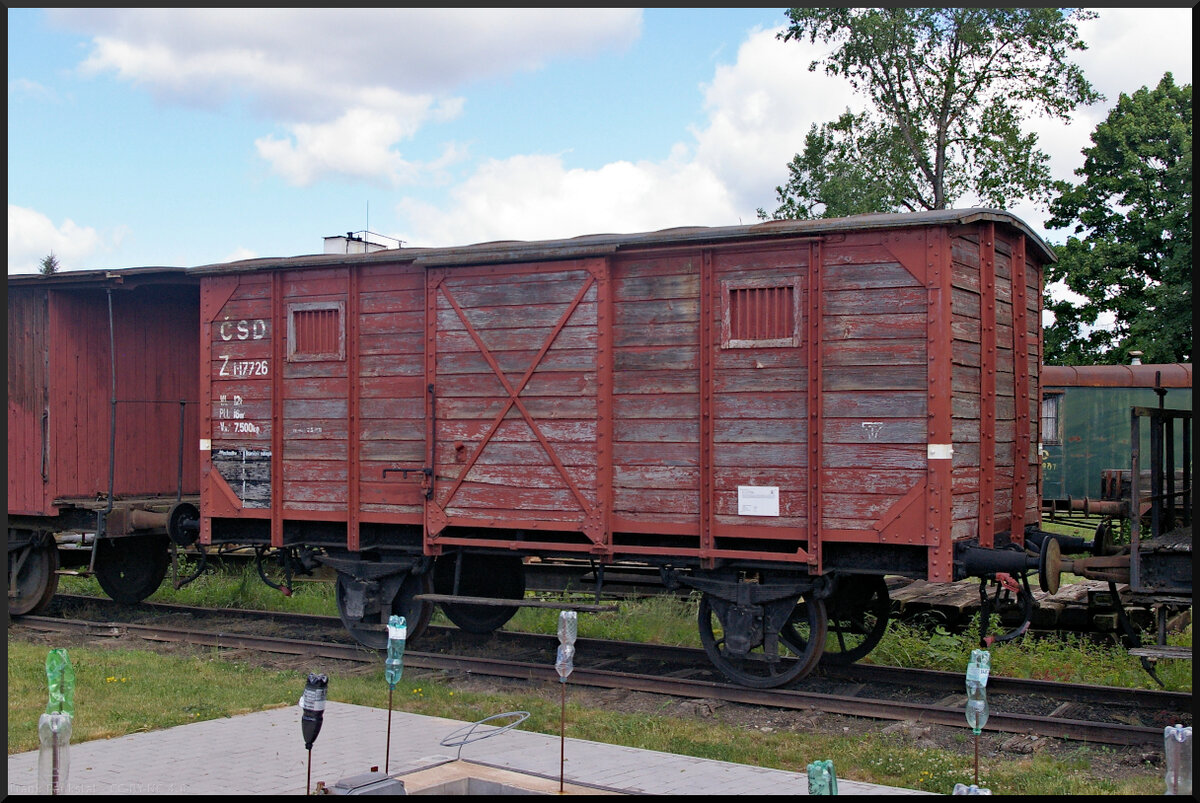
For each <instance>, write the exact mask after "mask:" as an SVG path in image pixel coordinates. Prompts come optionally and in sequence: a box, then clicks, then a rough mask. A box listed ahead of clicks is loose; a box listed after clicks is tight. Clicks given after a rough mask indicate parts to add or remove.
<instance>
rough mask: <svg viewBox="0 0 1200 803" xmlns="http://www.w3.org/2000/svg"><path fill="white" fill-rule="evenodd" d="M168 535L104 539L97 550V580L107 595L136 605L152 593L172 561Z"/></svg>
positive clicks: (126, 603) (118, 600)
mask: <svg viewBox="0 0 1200 803" xmlns="http://www.w3.org/2000/svg"><path fill="white" fill-rule="evenodd" d="M169 544H170V540H169V539H168V538H167V537H166V536H165V535H126V536H121V537H119V538H103V539H101V540H100V543H99V544H98V545H97V549H96V567H95V568H96V580H97V581H99V583H100V588H102V589H104V593H105V594H108V596H110V597H112V599H114V600H115V601H117V602H120V603H121V604H123V605H136V604H138V603H139V602H141V601H142V600H144V599H145V598H146V597H148V596H150V595H151V594H153V593H154V592H155V591H157V590H158V587H159V586H160V585H162V581H163V578H164V577H166V576H167V566H168V565H169V564H170V562H171V555H170V550H169V548H168V545H169Z"/></svg>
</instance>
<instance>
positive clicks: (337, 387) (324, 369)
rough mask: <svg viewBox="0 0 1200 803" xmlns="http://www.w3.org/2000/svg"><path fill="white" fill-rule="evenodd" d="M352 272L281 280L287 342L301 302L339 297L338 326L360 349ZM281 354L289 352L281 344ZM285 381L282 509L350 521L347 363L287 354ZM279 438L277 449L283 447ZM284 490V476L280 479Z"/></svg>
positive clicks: (281, 326)
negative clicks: (349, 302)
mask: <svg viewBox="0 0 1200 803" xmlns="http://www.w3.org/2000/svg"><path fill="white" fill-rule="evenodd" d="M346 282H347V269H346V268H329V269H319V270H305V271H287V272H284V273H282V275H281V277H280V282H279V284H280V286H281V288H282V296H281V298H280V300H279V303H278V304H277V305H276V313H275V314H276V316H277V321H276V324H275V331H276V333H277V334H278V335H281V336H282V337H283V338H284V340H285V342H286V333H287V332H288V331H289V330H288V329H287V326H288V317H289V316H290V315H291V313H292V312H293V309H294V306H293V305H297V304H312V303H314V302H333V303H337V302H341V303H342V304H343V306H342V308H341V314H340V315H339V318H338V324H339V326H340V327H341V329H342V333H341V334H342V337H344V339H345V343H346V347H345V351H346V352H347V353H348V352H350V351H352V350H353V349H354V347H355V346H356V343H355V337H354V336H353V327H351V326H350V325H349V324H348V322H347V312H346V307H345V302H346V299H347V291H346ZM275 349H276V353H277V354H278V353H279V352H280V351H282V353H283V354H290V350H289V349H280V348H279V345H278V344H276V346H275ZM281 368H282V384H281V385H277V386H276V388H277V389H276V391H274V392H276V393H278V394H279V395H278V396H277V398H279V399H280V400H281V402H282V407H281V408H280V407H278V406H277V407H276V408H275V415H277V416H280V419H281V420H280V427H281V432H280V435H281V440H282V447H283V449H282V453H283V456H282V462H281V463H280V462H279V461H277V462H276V464H275V465H277V466H280V468H281V469H282V472H283V488H282V491H283V505H282V509H283V510H284V511H289V513H290V512H291V511H323V512H326V513H337V514H339V515H336V516H327V518H330V519H333V520H338V519H341V520H345V518H346V510H347V505H348V502H349V493H348V481H349V476H350V474H349V472H350V462H349V437H350V435H349V424H348V413H349V392H350V385H349V380H348V369H347V360H346V357H345V354H343V355H342V357H341V358H340V359H319V360H303V359H296V358H291V357H289V358H285V360H284V362H283V365H282V366H281ZM279 443H280V438H276V440H275V445H273V446H272V452H273V453H274V452H275V451H277V445H278V444H279ZM276 486H277V487H278V481H277V482H276Z"/></svg>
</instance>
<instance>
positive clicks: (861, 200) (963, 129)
mask: <svg viewBox="0 0 1200 803" xmlns="http://www.w3.org/2000/svg"><path fill="white" fill-rule="evenodd" d="M787 15H788V19H789V20H790V22H791V24H790V25H789V26H788V28H787V29H786V30H785V31H782V32H781V33H780V34H779V38H781V39H783V40H784V41H790V40H801V41H802V40H804V39H807V40H809V41H810V42H816V41H818V40H820V41H822V42H825V43H827V44H832V45H835V49H834V50H833V52H832V53H831V54H830V55H829V56H828V57H826V58H824V59H823V60H818V61H814V62H812V64H810V65H809V70H810V71H815V70H816V69H817V68H818V67H819V66H824V69H825V72H826V73H828V74H830V75H834V76H841V77H843V78H845V79H846V80H847V81H848V82H849V83H850V86H851V87H852V88H853V89H854V91H856V92H858V93H860V94H863V95H865V96H866V98H867V100H868V101H869V102H870V103H869V108H868V109H867V110H866V111H864V112H861V113H858V114H855V113H851V112H850V111H849V110H847V111H846V113H845V114H843V115H842V116H841V117H839V118H838V119H837V120H835V121H833V122H829V123H825V124H823V125H820V126H818V125H815V124H814V125H813V127H812V128H811V129H810V131H809V133H808V136H807V137H806V139H805V144H804V151H803V152H802V153H799V154H797V155H796V157H795V158H794V159H793V160H792V162H791V163H790V164H789V165H788V170H789V173H790V179H789V181H788V183H787V184H785V185H784V186H782V187H776V194H777V196H778V200H779V207H778V208H777V209H776V211H775V212H774V213H773V215H772V217H774V218H775V219H780V218H788V217H836V216H841V215H848V214H856V213H862V212H897V211H905V210H910V211H911V210H920V209H945V208H947V207H949V206H951V205H952V204H953V203H954V202H955V201H956V200H957V199H958V198H960V197H962V196H963V195H966V194H967V193H973V194H974V195H977V196H978V197H979V198H980V200H982V201H983V202H984V203H986V204H989V205H991V206H997V207H1004V206H1006V205H1008V203H1009V202H1010V201H1013V200H1017V199H1022V198H1030V199H1034V200H1041V201H1046V200H1049V196H1050V191H1049V188H1050V185H1051V182H1050V172H1049V167H1048V157H1047V156H1046V154H1045V153H1043V152H1042V151H1041V150H1039V149H1038V147H1037V135H1036V134H1032V133H1030V134H1025V133H1022V131H1021V121H1022V120H1023V119H1025V118H1027V117H1028V116H1029V115H1031V114H1043V115H1048V116H1052V117H1057V118H1060V119H1064V120H1065V119H1067V118H1068V116H1069V115H1070V113H1071V111H1072V110H1073V109H1074V108H1075V107H1076V106H1078V105H1079V104H1081V103H1082V104H1088V103H1092V102H1094V101H1096V100H1100V99H1101V96H1100V95H1099V94H1098V93H1097V92H1096V91H1095V90H1093V89H1092V86H1091V84H1089V83H1088V81H1087V80H1086V79H1085V78H1084V77H1083V72H1082V70H1081V69H1080V68H1079V67H1078V66H1077V65H1075V64H1072V63H1071V62H1070V61H1069V59H1068V55H1069V52H1070V51H1072V50H1084V49H1086V47H1087V46H1086V45H1085V44H1084V43H1083V41H1082V40H1080V39H1079V36H1078V33H1077V30H1076V24H1077V23H1078V22H1079V21H1081V20H1086V19H1091V18H1092V17H1094V16H1095V14H1094V13H1093V12H1089V11H1084V10H1081V9H1073V10H1067V9H1057V8H867V9H862V8H857V9H856V8H793V9H789V10H788V12H787ZM758 213H759V217H760V218H763V219H766V218H767V217H768V215H767V213H766V212H764V211H763V210H762V209H760V210H759V211H758Z"/></svg>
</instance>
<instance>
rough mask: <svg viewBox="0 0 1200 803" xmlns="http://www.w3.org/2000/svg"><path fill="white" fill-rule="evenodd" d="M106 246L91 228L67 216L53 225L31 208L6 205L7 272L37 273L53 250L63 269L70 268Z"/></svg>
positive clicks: (75, 266) (48, 219)
mask: <svg viewBox="0 0 1200 803" xmlns="http://www.w3.org/2000/svg"><path fill="white" fill-rule="evenodd" d="M105 247H106V243H105V242H104V239H103V238H102V237H101V236H100V234H99V233H98V232H97V231H96V230H95V229H93V228H91V227H88V226H80V225H78V224H76V223H75V221H73V220H70V219H67V220H64V221H63V222H62V224H61V225H57V226H56V225H55V224H54V222H53V221H52V220H50V218H48V217H46V216H45V215H43V214H42V213H40V212H36V211H34V210H33V209H26V208H25V207H22V206H15V205H14V204H9V205H8V272H9V273H37V272H38V270H39V269H40V267H41V261H42V259H44V258H45V257H46V256H48V255H49V254H51V253H53V254H54V256H55V257H57V259H58V262H59V265H60V267H61V269H62V270H72V269H74V268H77V267H78V266H79V264H80V263H81V262H83V261H85V260H86V259H88V258H90V257H92V256H93V255H94V254H95V253H96V252H98V251H102V250H103V249H104V248H105Z"/></svg>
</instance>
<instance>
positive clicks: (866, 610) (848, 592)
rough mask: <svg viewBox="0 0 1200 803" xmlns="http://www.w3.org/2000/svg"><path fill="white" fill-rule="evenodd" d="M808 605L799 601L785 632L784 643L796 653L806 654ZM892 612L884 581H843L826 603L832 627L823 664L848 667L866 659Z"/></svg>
mask: <svg viewBox="0 0 1200 803" xmlns="http://www.w3.org/2000/svg"><path fill="white" fill-rule="evenodd" d="M807 604H808V603H807V602H806V601H805V600H800V602H799V603H797V605H796V609H795V610H794V611H792V616H791V618H789V619H788V623H787V625H786V626H785V627H784V628H783V633H782V636H783V640H784V641H786V642H787V644H788V646H789V647H791V648H793V649H795V650H803V649H804V648H805V646H806V645H807V643H808V641H809V638H810V633H811V628H810V627H809V626H808V624H807V619H808V613H807V611H806V610H805V606H806V605H807ZM891 608H892V601H891V599H890V598H889V597H888V589H887V583H886V582H885V581H884V579H883V578H882V577H879V576H877V575H867V576H862V577H848V578H843V579H842V580H841V581H840V582H839V583H838V586H837V590H836V591H834V593H833V596H831V597H830V598H829V600H828V601H827V602H826V603H825V609H826V612H827V619H828V622H829V624H828V628H827V633H826V638H825V649H824V651H823V653H822V656H821V663H823V664H826V665H829V666H849V665H850V664H852V663H854V662H855V661H858V660H860V659H862V658H865V657H866V656H867V655H868V654H870V652H871V650H873V649H875V647H876V645H878V644H879V641H880V639H882V638H883V634H884V633H885V632H887V626H888V617H889V616H890V614H891Z"/></svg>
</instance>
